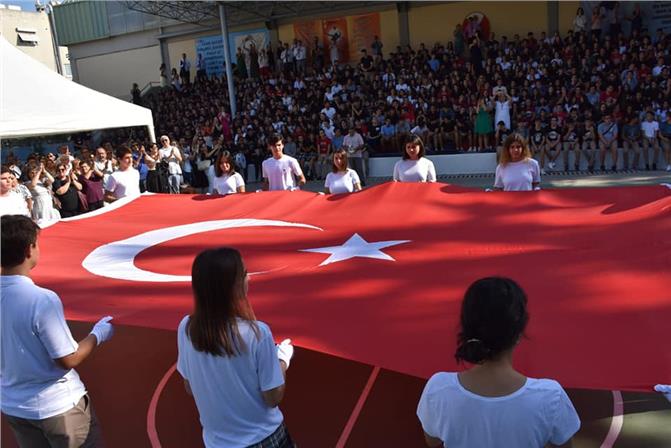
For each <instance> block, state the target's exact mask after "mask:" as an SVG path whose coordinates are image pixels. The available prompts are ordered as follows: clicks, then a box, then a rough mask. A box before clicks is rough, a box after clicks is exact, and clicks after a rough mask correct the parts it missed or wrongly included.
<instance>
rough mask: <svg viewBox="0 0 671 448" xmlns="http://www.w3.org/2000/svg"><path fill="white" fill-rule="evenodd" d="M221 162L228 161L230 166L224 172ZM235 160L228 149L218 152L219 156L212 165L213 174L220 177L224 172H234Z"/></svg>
mask: <svg viewBox="0 0 671 448" xmlns="http://www.w3.org/2000/svg"><path fill="white" fill-rule="evenodd" d="M221 162H228V164H229V165H230V168H229V170H228V172H227V173H224V170H222V169H221ZM235 168H236V167H235V160H234V158H233V156H232V155H231V153H230V152H229V151H222V152H221V154H219V157H217V161H216V163H215V165H214V175H215V176H217V177H221V176H223V175H224V174H229V175H230V174H235V171H236V170H235Z"/></svg>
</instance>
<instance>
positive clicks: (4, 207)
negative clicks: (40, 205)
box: [0, 165, 30, 216]
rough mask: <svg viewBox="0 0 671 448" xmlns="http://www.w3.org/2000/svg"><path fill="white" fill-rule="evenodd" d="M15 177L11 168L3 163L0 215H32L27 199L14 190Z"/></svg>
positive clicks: (0, 186) (0, 187)
mask: <svg viewBox="0 0 671 448" xmlns="http://www.w3.org/2000/svg"><path fill="white" fill-rule="evenodd" d="M13 178H14V174H13V173H12V172H11V170H10V169H9V168H8V167H6V166H4V165H3V166H2V173H1V174H0V216H2V215H23V216H30V211H29V210H28V203H27V202H26V200H25V199H24V198H23V196H21V194H19V193H17V192H15V191H13V190H12V183H13Z"/></svg>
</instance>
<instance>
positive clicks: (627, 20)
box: [580, 1, 671, 36]
mask: <svg viewBox="0 0 671 448" xmlns="http://www.w3.org/2000/svg"><path fill="white" fill-rule="evenodd" d="M580 6H582V8H583V10H584V11H585V16H587V18H588V19H587V20H588V25H587V29H588V30H589V29H590V26H589V23H590V22H589V20H590V19H589V18H590V17H592V13H593V11H594V10H595V9H596V8H599V12H600V14H601V29H602V32H603V33H611V24H612V23H615V29H617V28H618V26H619V29H621V30H622V32H624V33H625V35H629V34H630V33H631V30H632V27H640V28H641V30H647V31H648V33H650V35H651V36H654V35H655V34H656V33H657V30H659V29H661V30H662V31H663V32H664V33H669V32H671V2H669V1H652V2H610V1H602V2H594V1H581V2H580ZM637 7H638V8H639V11H636V8H637ZM639 12H640V14H639ZM639 17H640V18H639ZM618 24H619V25H618Z"/></svg>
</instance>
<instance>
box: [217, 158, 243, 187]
mask: <svg viewBox="0 0 671 448" xmlns="http://www.w3.org/2000/svg"><path fill="white" fill-rule="evenodd" d="M214 172H215V178H214V182H213V183H214V185H213V186H212V192H213V193H214V194H231V193H244V192H245V181H244V179H243V178H242V176H241V175H240V173H237V172H236V170H235V161H234V160H233V157H231V153H229V152H228V151H224V152H222V153H221V154H220V155H219V157H218V158H217V162H216V163H215V165H214Z"/></svg>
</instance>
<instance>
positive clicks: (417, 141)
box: [401, 134, 426, 160]
mask: <svg viewBox="0 0 671 448" xmlns="http://www.w3.org/2000/svg"><path fill="white" fill-rule="evenodd" d="M401 145H402V146H401V148H402V150H403V154H402V156H401V157H402V158H403V160H408V159H409V158H410V156H409V155H408V151H406V150H405V147H406V145H412V146H419V154H418V155H417V159H421V158H422V157H424V155H425V154H426V150H425V149H424V142H423V141H422V139H421V138H420V137H419V136H418V135H415V134H406V135H405V136H404V137H403V139H402V143H401Z"/></svg>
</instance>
